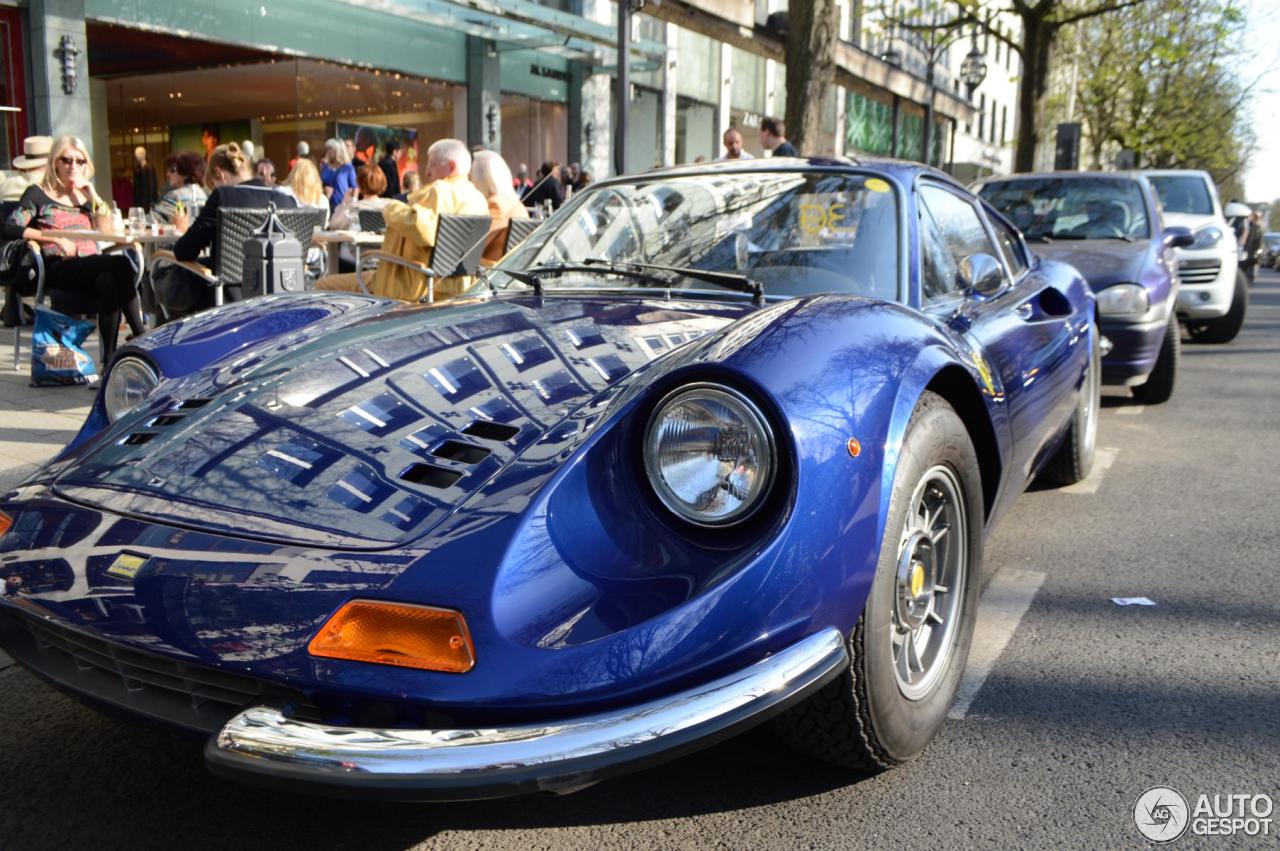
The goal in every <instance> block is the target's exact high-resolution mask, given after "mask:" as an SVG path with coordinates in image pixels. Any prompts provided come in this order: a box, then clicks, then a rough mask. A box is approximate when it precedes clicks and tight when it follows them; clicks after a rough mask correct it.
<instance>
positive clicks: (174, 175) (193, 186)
mask: <svg viewBox="0 0 1280 851" xmlns="http://www.w3.org/2000/svg"><path fill="white" fill-rule="evenodd" d="M204 168H205V166H204V157H202V156H200V155H199V154H197V153H195V152H193V151H181V152H179V153H176V154H169V156H167V157H165V158H164V175H165V179H167V180H168V181H169V191H168V192H166V193H164V197H162V198H161V199H160V200H159V201H157V202H156V205H155V207H153V208H152V210H153V212H154V213H155V214H156V215H157V216H158V217H160V218H161V219H164V220H165V221H166V222H171V221H173V214H174V212H176V211H177V209H178V204H179V203H181V204H182V206H183V209H184V210H186V212H187V215H188V216H190V215H191V213H192V212H193V211H195V210H196V208H198V207H201V206H203V205H204V202H205V201H206V200H207V199H208V197H209V196H208V195H207V194H206V193H205V191H204V187H203V186H201V185H200V184H202V183H204Z"/></svg>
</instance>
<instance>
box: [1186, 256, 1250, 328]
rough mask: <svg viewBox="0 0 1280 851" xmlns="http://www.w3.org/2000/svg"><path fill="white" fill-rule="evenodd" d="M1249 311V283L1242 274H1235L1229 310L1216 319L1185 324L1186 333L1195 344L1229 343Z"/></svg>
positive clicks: (1242, 324)
mask: <svg viewBox="0 0 1280 851" xmlns="http://www.w3.org/2000/svg"><path fill="white" fill-rule="evenodd" d="M1248 311H1249V283H1248V281H1246V280H1245V277H1244V275H1243V274H1242V273H1240V272H1236V290H1235V293H1234V294H1233V295H1232V297H1231V309H1230V310H1228V311H1227V315H1226V316H1223V317H1220V318H1218V319H1199V320H1196V321H1194V322H1188V323H1187V333H1189V334H1190V335H1191V339H1193V340H1195V341H1196V342H1197V343H1230V342H1231V341H1232V340H1234V339H1235V338H1236V336H1237V335H1238V334H1239V333H1240V329H1241V328H1243V327H1244V317H1245V314H1246V313H1248Z"/></svg>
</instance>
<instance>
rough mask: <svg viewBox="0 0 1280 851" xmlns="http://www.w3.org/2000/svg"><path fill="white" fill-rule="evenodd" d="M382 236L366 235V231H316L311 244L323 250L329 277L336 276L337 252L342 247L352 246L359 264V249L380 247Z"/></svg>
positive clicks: (378, 234) (377, 234) (375, 234)
mask: <svg viewBox="0 0 1280 851" xmlns="http://www.w3.org/2000/svg"><path fill="white" fill-rule="evenodd" d="M382 237H383V235H382V234H380V233H368V232H366V231H350V230H318V231H316V232H315V233H313V234H311V242H312V244H313V245H318V246H321V247H323V248H324V250H325V254H326V256H327V258H328V262H327V265H326V266H325V268H326V269H327V270H328V273H329V274H330V275H333V274H336V273H337V271H338V252H339V251H340V250H341V248H342V246H344V245H354V246H355V249H356V263H359V262H360V249H361V248H377V247H379V246H381V245H382Z"/></svg>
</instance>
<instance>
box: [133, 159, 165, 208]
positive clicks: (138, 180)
mask: <svg viewBox="0 0 1280 851" xmlns="http://www.w3.org/2000/svg"><path fill="white" fill-rule="evenodd" d="M158 194H159V193H158V192H156V170H155V169H154V168H152V167H151V163H149V162H147V149H146V148H144V147H143V146H142V145H139V146H138V147H136V148H134V149H133V206H134V207H142V208H144V209H147V210H150V209H151V205H153V204H155V202H156V196H157V195H158Z"/></svg>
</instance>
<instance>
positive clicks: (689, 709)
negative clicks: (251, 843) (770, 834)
mask: <svg viewBox="0 0 1280 851" xmlns="http://www.w3.org/2000/svg"><path fill="white" fill-rule="evenodd" d="M848 664H849V657H848V653H847V651H846V649H845V642H844V639H843V637H842V636H841V635H840V633H839V631H838V630H835V629H826V630H823V631H822V632H818V633H815V634H814V635H811V636H809V637H808V638H805V639H803V640H802V641H799V642H797V643H796V644H793V645H792V646H790V647H788V648H787V649H785V650H783V651H781V652H779V653H776V654H775V655H773V656H770V657H769V658H767V659H764V660H761V661H760V662H756V663H755V664H753V665H751V666H749V667H747V668H744V669H742V670H741V671H737V672H735V673H733V674H729V675H727V676H724V677H721V678H720V679H717V680H714V681H712V682H709V683H706V684H704V685H701V686H698V687H696V688H691V689H688V690H686V691H682V692H679V693H677V694H673V695H669V696H667V697H664V698H660V699H657V700H652V701H649V702H647V703H642V704H638V705H636V706H631V707H628V708H626V709H618V710H613V711H609V712H603V713H600V714H597V715H590V716H585V717H581V718H573V719H569V720H565V721H562V722H551V723H543V724H530V725H521V726H512V727H500V728H493V729H457V730H396V729H381V730H380V729H368V728H354V727H331V726H326V725H323V724H315V723H309V722H303V721H295V720H291V719H288V718H285V717H284V716H283V715H281V714H280V712H278V711H277V710H275V709H271V708H268V707H255V708H253V709H247V710H245V711H244V712H241V713H240V714H239V715H237V716H236V717H235V718H232V719H231V720H230V721H229V722H227V724H226V726H225V727H223V728H222V730H221V731H220V732H219V733H218V734H217V735H216V736H214V737H213V738H211V739H210V740H209V744H208V745H207V746H206V748H205V758H206V760H207V761H208V763H209V767H210V768H211V769H212V770H213V771H214V773H216V774H219V775H222V776H226V777H229V778H232V779H236V780H244V781H248V782H251V783H256V784H260V785H268V786H279V787H285V788H299V787H301V788H302V790H304V791H312V792H318V793H322V794H333V795H344V796H345V795H350V794H356V795H365V796H370V797H388V798H400V799H411V800H466V799H473V798H495V797H502V796H505V795H519V794H524V793H528V792H541V791H551V792H569V791H573V790H575V789H579V788H582V787H584V786H589V785H591V784H592V783H594V782H596V781H598V780H601V779H604V778H605V777H608V776H610V775H612V774H618V773H621V772H622V771H625V770H633V769H636V768H641V767H643V766H645V765H651V764H654V763H658V762H663V761H665V760H668V759H672V758H674V757H676V756H679V755H680V754H682V753H686V752H688V751H691V750H695V749H697V748H699V747H704V746H706V745H710V744H712V743H714V742H716V741H719V740H721V739H724V738H727V737H729V736H730V735H732V734H734V733H736V732H739V731H740V730H743V729H746V728H747V727H750V726H752V725H754V724H757V723H759V722H761V721H763V720H765V719H766V718H768V717H770V716H771V715H773V714H776V713H777V712H780V711H782V710H783V709H785V708H786V707H788V706H790V705H792V704H794V703H797V702H799V701H800V700H802V699H804V698H805V697H807V696H808V695H810V694H812V693H813V692H814V691H816V690H817V689H819V688H821V687H822V686H823V685H825V684H826V683H827V682H829V681H830V680H832V679H833V678H834V677H836V676H838V675H839V674H840V672H842V671H843V670H844V669H845V668H846V667H847V666H848Z"/></svg>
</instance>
